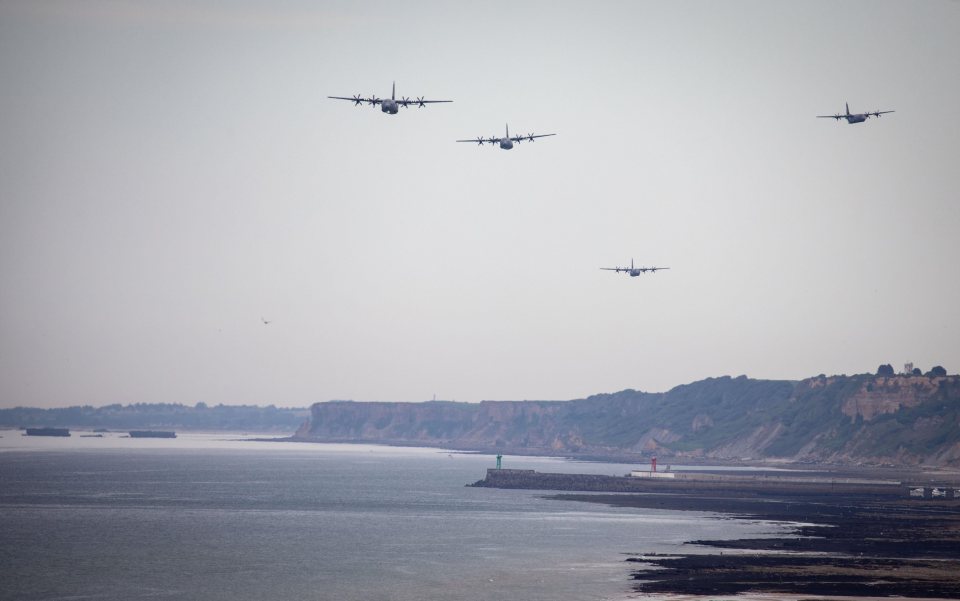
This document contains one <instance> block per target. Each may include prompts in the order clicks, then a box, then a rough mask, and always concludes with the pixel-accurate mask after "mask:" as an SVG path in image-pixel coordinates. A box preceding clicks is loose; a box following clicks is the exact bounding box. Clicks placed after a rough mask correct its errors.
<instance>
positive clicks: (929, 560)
mask: <svg viewBox="0 0 960 601" xmlns="http://www.w3.org/2000/svg"><path fill="white" fill-rule="evenodd" d="M491 471H493V470H491ZM850 475H853V474H849V473H848V474H847V476H850ZM859 475H860V476H862V477H863V478H865V479H866V478H875V477H876V476H877V473H876V472H874V471H869V472H862V473H860V474H859ZM913 476H914V477H915V478H914V482H917V481H921V480H922V478H921V477H920V476H919V475H917V474H913ZM942 476H943V475H942V474H940V475H938V476H937V478H938V479H941V478H942ZM786 480H787V481H785V482H781V481H770V480H766V479H764V480H762V485H760V482H761V480H760V479H758V482H757V484H756V485H752V486H751V485H744V482H743V479H742V478H730V479H724V478H717V477H716V476H710V477H707V476H704V478H703V479H702V480H700V481H699V482H696V486H689V485H683V486H682V488H678V485H680V484H681V483H680V482H676V481H674V482H669V481H667V482H655V481H647V482H643V483H642V484H641V483H636V485H635V486H639V487H641V488H642V490H633V491H629V492H628V491H626V490H623V489H622V487H623V483H622V482H621V481H619V480H618V479H615V480H598V479H597V478H595V477H580V476H578V475H572V474H568V475H563V474H538V473H530V474H526V475H524V474H519V473H517V474H502V475H499V476H498V475H497V474H493V475H492V476H491V475H490V474H489V472H488V478H487V479H486V480H485V481H481V482H478V483H476V484H474V485H475V486H476V485H480V486H493V487H501V486H500V485H503V487H505V488H540V489H541V490H553V491H554V494H551V495H549V496H547V498H550V499H556V500H571V501H581V502H592V503H603V504H607V505H611V506H617V507H630V508H635V509H669V510H679V511H708V512H715V513H720V514H724V515H727V516H729V517H731V518H732V519H748V520H769V521H776V522H781V523H787V524H790V525H791V527H792V530H791V531H790V532H789V533H788V534H786V535H782V534H781V535H778V536H776V537H772V538H754V539H738V540H690V541H687V543H688V544H691V545H697V546H698V547H699V549H698V552H697V553H691V554H674V555H670V556H658V555H655V554H645V555H639V556H633V557H629V558H627V559H626V561H627V562H630V563H631V564H634V565H635V566H636V569H635V570H634V571H633V573H632V576H631V578H632V581H633V589H634V590H633V593H631V594H630V595H629V596H628V597H625V598H629V599H648V600H653V601H704V600H706V599H710V600H711V601H719V599H731V600H732V599H737V600H746V601H772V600H773V599H778V600H780V599H797V600H800V599H823V600H837V601H843V600H847V599H856V600H860V601H863V600H866V599H880V598H889V597H906V598H911V599H960V499H958V498H953V496H952V491H953V490H954V489H951V497H950V498H949V499H948V498H939V497H938V498H930V497H929V496H928V498H915V497H911V496H910V495H909V486H910V485H909V484H907V483H896V484H895V485H888V486H884V487H879V488H874V487H850V486H834V485H832V484H825V483H824V482H823V481H822V480H820V479H809V478H803V477H797V478H787V479H786ZM524 481H525V482H524ZM558 483H560V484H562V485H563V488H562V491H563V492H558V491H557V489H556V488H553V486H556V485H557V484H558ZM833 483H836V481H833ZM520 484H524V485H520ZM949 484H950V486H956V479H954V478H951V479H950V482H949ZM544 485H546V486H544ZM578 486H579V487H580V488H579V490H580V491H583V492H572V491H574V490H576V489H577V488H578ZM618 489H619V490H618ZM704 548H707V549H713V552H709V551H708V552H706V553H704V552H703V549H704Z"/></svg>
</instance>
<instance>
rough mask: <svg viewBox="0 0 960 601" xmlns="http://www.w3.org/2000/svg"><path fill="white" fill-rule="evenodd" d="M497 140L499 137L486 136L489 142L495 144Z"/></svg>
mask: <svg viewBox="0 0 960 601" xmlns="http://www.w3.org/2000/svg"><path fill="white" fill-rule="evenodd" d="M499 141H500V138H487V142H490V143H491V144H496V143H497V142H499Z"/></svg>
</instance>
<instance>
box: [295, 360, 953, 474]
mask: <svg viewBox="0 0 960 601" xmlns="http://www.w3.org/2000/svg"><path fill="white" fill-rule="evenodd" d="M297 436H298V437H299V438H304V439H310V440H321V441H354V442H378V443H386V444H417V445H427V446H444V447H448V448H458V449H469V450H488V451H502V452H507V453H528V454H557V455H577V456H607V457H621V458H625V459H626V458H630V459H635V458H638V457H639V456H641V455H652V454H655V455H659V456H661V457H663V458H668V457H676V458H680V459H684V458H686V459H697V458H701V459H705V458H706V459H727V460H729V459H744V458H751V459H784V460H791V461H807V462H827V463H847V464H849V463H865V464H896V465H917V464H925V465H940V466H947V465H949V466H958V467H960V376H943V377H925V376H913V377H909V376H897V377H875V376H870V375H858V376H833V377H829V378H828V377H823V376H821V377H817V378H810V379H807V380H803V381H800V382H793V381H771V380H751V379H748V378H746V377H745V376H740V377H738V378H729V377H723V378H710V379H707V380H703V381H700V382H695V383H692V384H688V385H685V386H678V387H676V388H674V389H673V390H670V391H668V392H665V393H657V394H650V393H643V392H637V391H633V390H624V391H621V392H617V393H613V394H601V395H595V396H592V397H588V398H586V399H579V400H575V401H562V402H561V401H523V402H515V401H502V402H495V401H485V402H482V403H478V404H470V403H453V402H427V403H354V402H344V401H334V402H328V403H317V404H315V405H313V407H312V408H311V418H310V421H309V423H308V424H305V425H304V427H303V428H301V429H300V430H299V431H298V432H297Z"/></svg>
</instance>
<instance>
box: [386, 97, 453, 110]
mask: <svg viewBox="0 0 960 601" xmlns="http://www.w3.org/2000/svg"><path fill="white" fill-rule="evenodd" d="M438 102H453V101H452V100H426V99H424V98H420V97H417V98H406V97H404V98H401V99H400V100H397V104H399V105H400V106H404V107H406V106H409V105H411V104H412V105H414V106H416V107H418V108H423V107H425V106H427V105H428V104H436V103H438Z"/></svg>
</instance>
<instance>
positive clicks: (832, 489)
mask: <svg viewBox="0 0 960 601" xmlns="http://www.w3.org/2000/svg"><path fill="white" fill-rule="evenodd" d="M469 486H477V487H486V488H518V489H527V490H560V491H578V492H617V493H623V492H633V493H673V494H688V495H704V494H717V493H724V492H729V493H736V494H737V495H738V496H739V495H762V496H781V495H784V496H786V495H789V496H791V497H796V496H822V495H831V494H833V495H840V494H842V495H869V496H879V497H890V498H899V497H908V496H909V487H908V486H907V485H904V484H903V483H901V482H898V481H892V480H890V481H888V480H870V479H857V478H824V477H816V478H806V477H802V476H769V475H730V476H728V475H719V474H705V473H680V472H674V477H673V478H642V477H639V478H638V477H633V476H606V475H598V474H555V473H541V472H537V471H536V470H516V469H496V468H490V469H488V470H487V475H486V477H485V478H484V479H483V480H478V481H477V482H474V483H473V484H470V485H469Z"/></svg>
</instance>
